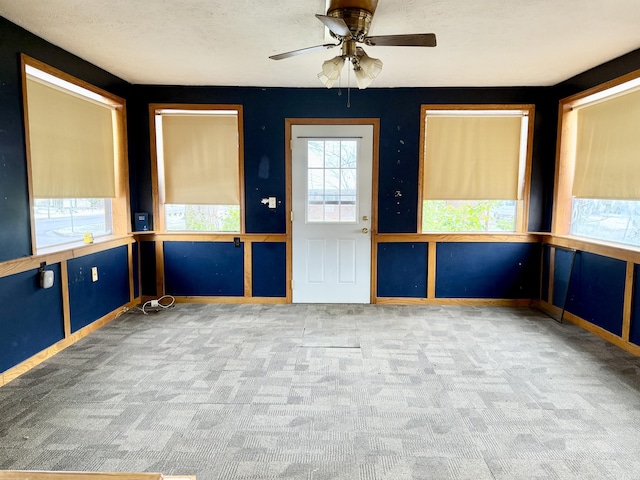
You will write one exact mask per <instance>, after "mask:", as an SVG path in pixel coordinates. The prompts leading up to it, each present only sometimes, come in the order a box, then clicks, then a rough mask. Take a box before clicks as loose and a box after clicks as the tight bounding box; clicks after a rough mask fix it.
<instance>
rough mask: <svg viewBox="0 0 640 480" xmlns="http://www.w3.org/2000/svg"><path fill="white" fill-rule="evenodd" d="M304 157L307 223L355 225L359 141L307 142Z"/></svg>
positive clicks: (318, 140)
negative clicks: (305, 166)
mask: <svg viewBox="0 0 640 480" xmlns="http://www.w3.org/2000/svg"><path fill="white" fill-rule="evenodd" d="M307 157H308V161H307V165H308V170H309V171H308V175H307V178H308V186H307V187H308V188H307V221H308V222H309V223H333V222H336V223H355V222H356V215H357V212H356V195H357V193H358V192H357V185H358V182H357V172H358V169H357V161H358V140H357V139H331V140H324V139H317V140H309V141H308V143H307Z"/></svg>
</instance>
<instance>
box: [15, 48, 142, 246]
mask: <svg viewBox="0 0 640 480" xmlns="http://www.w3.org/2000/svg"><path fill="white" fill-rule="evenodd" d="M22 65H23V77H24V81H23V85H24V89H23V93H24V105H25V130H26V133H27V135H26V138H27V151H28V159H29V161H28V171H29V181H30V190H31V192H32V198H31V204H32V211H31V214H32V227H33V228H32V239H33V240H32V243H33V248H34V251H37V250H38V249H41V248H45V247H52V246H56V245H63V244H67V243H71V242H77V241H83V240H84V238H85V234H91V235H92V236H93V237H94V238H95V237H100V236H105V235H110V234H114V233H118V234H124V233H126V232H127V230H128V223H129V222H128V220H129V215H128V208H129V207H128V203H129V202H128V191H127V188H126V186H125V185H126V184H127V165H126V155H125V148H124V144H123V141H122V139H123V138H124V135H123V131H124V109H125V103H124V100H123V99H121V98H119V97H117V96H115V95H112V94H110V93H108V92H104V91H102V90H100V89H98V88H97V87H94V86H92V85H89V84H87V83H86V82H83V81H81V80H78V79H76V78H74V77H72V76H70V75H67V74H65V73H63V72H60V71H59V70H56V69H54V68H52V67H49V66H48V65H46V64H43V63H41V62H39V61H37V60H34V59H32V58H30V57H27V56H26V55H25V56H23V57H22Z"/></svg>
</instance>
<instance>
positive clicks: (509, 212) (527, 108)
mask: <svg viewBox="0 0 640 480" xmlns="http://www.w3.org/2000/svg"><path fill="white" fill-rule="evenodd" d="M532 114H533V106H531V105H504V106H502V105H500V106H483V105H458V106H438V105H436V106H423V107H422V119H421V121H422V132H423V133H422V157H421V164H420V168H421V174H420V180H421V185H422V188H421V189H420V194H421V205H420V207H421V208H420V223H419V225H420V231H421V232H425V233H427V232H516V231H523V230H524V221H525V216H526V215H525V211H526V205H527V202H526V197H527V195H526V193H527V192H526V191H527V189H528V181H527V165H528V163H529V162H528V151H529V150H528V144H529V136H530V134H531V128H530V127H531V125H532V124H531V122H530V116H531V115H532Z"/></svg>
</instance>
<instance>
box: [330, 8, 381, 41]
mask: <svg viewBox="0 0 640 480" xmlns="http://www.w3.org/2000/svg"><path fill="white" fill-rule="evenodd" d="M327 15H328V16H330V17H335V18H341V19H342V20H344V23H346V24H347V27H349V31H350V32H351V38H353V39H354V40H355V41H357V42H363V41H364V39H365V37H366V36H367V33H369V27H370V26H371V19H372V18H373V14H372V13H371V12H369V11H368V10H365V9H363V8H336V9H335V10H331V11H330V12H327ZM329 32H330V33H331V36H333V37H335V38H337V39H339V40H345V38H344V37H341V36H340V35H336V34H335V33H333V32H332V31H331V30H329Z"/></svg>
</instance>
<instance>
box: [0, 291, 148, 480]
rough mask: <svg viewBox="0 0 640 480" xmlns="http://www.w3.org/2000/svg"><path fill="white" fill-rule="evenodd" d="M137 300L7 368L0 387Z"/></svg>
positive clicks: (111, 318) (0, 377)
mask: <svg viewBox="0 0 640 480" xmlns="http://www.w3.org/2000/svg"><path fill="white" fill-rule="evenodd" d="M139 302H140V299H139V298H137V299H135V300H132V301H131V302H129V303H127V304H126V305H123V306H122V307H120V308H117V309H115V310H113V311H112V312H109V313H107V314H106V315H104V316H103V317H101V318H99V319H98V320H96V321H95V322H92V323H90V324H89V325H87V326H86V327H84V328H81V329H80V330H78V331H77V332H74V333H72V334H71V335H69V336H68V337H66V338H63V339H62V340H60V341H59V342H57V343H54V344H53V345H51V346H50V347H47V348H45V349H44V350H42V351H40V352H38V353H36V354H35V355H33V356H31V357H29V358H27V359H26V360H24V361H22V362H20V363H19V364H18V365H16V366H15V367H12V368H10V369H9V370H7V371H5V372H2V373H0V387H2V386H3V385H6V384H7V383H9V382H10V381H12V380H14V379H16V378H18V377H19V376H20V375H23V374H24V373H26V372H28V371H29V370H31V369H32V368H34V367H36V366H38V365H40V364H41V363H42V362H44V361H45V360H47V359H49V358H51V357H53V356H54V355H55V354H56V353H58V352H61V351H62V350H64V349H65V348H67V347H68V346H70V345H73V344H74V343H76V342H77V341H78V340H80V339H82V338H84V337H86V336H87V335H89V334H90V333H92V332H95V331H96V330H97V329H99V328H100V327H103V326H104V325H106V324H107V323H109V322H111V321H112V320H113V319H115V318H117V317H119V316H120V315H121V314H122V313H123V312H124V311H125V310H126V309H129V308H131V307H133V306H135V305H137V304H138V303H139ZM0 480H4V479H3V477H1V476H0Z"/></svg>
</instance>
